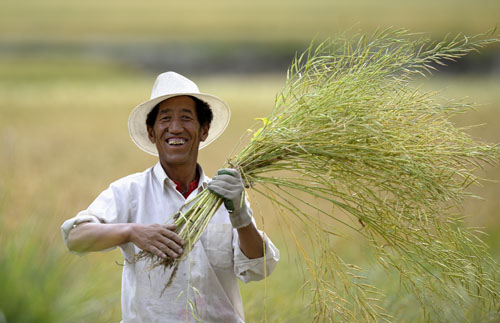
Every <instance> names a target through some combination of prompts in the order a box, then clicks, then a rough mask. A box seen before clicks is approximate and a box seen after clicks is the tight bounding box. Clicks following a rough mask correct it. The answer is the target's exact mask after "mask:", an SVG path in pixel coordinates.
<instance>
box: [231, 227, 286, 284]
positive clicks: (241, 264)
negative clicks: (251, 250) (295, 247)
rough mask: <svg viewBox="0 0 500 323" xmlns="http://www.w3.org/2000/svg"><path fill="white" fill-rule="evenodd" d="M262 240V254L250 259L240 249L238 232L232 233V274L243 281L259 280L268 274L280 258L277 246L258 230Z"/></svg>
mask: <svg viewBox="0 0 500 323" xmlns="http://www.w3.org/2000/svg"><path fill="white" fill-rule="evenodd" d="M259 233H260V234H261V236H262V239H263V241H264V245H265V248H264V256H263V257H260V258H254V259H250V258H248V257H247V256H246V255H245V254H244V253H243V252H242V251H241V249H240V246H239V238H238V234H235V235H233V237H234V238H233V250H234V274H235V275H236V277H238V278H239V279H240V280H241V281H243V282H244V283H248V282H251V281H256V280H261V279H264V278H265V277H267V276H269V275H270V274H271V273H272V272H273V270H274V268H275V267H276V264H277V263H278V261H279V258H280V252H279V250H278V248H276V246H275V245H274V244H273V243H272V241H271V240H270V239H269V238H268V237H267V236H266V234H265V233H263V232H261V231H259Z"/></svg>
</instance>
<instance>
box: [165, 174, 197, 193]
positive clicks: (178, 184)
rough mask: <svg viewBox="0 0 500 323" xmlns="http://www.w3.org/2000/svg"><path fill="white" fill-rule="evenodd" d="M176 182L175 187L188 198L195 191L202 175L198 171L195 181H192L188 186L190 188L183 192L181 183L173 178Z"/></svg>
mask: <svg viewBox="0 0 500 323" xmlns="http://www.w3.org/2000/svg"><path fill="white" fill-rule="evenodd" d="M172 181H173V182H174V184H175V189H176V190H177V191H179V193H181V194H182V196H184V198H185V199H187V198H188V196H189V194H191V192H193V191H194V190H195V189H196V188H197V187H198V182H199V181H200V175H199V174H198V172H196V178H195V179H194V181H192V182H191V183H190V184H189V186H188V189H187V191H186V192H185V193H183V192H182V188H181V183H180V182H178V181H176V180H172Z"/></svg>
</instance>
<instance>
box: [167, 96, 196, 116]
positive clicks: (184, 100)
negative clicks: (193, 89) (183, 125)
mask: <svg viewBox="0 0 500 323" xmlns="http://www.w3.org/2000/svg"><path fill="white" fill-rule="evenodd" d="M195 109H196V103H195V102H194V100H193V99H192V98H190V97H188V96H179V97H173V98H170V99H167V100H165V101H163V102H161V103H160V104H159V105H158V113H167V112H172V111H175V110H179V111H183V112H189V113H194V112H195Z"/></svg>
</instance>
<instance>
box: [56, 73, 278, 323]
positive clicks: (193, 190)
mask: <svg viewBox="0 0 500 323" xmlns="http://www.w3.org/2000/svg"><path fill="white" fill-rule="evenodd" d="M229 115H230V110H229V107H228V106H227V104H226V103H225V102H224V101H222V100H220V99H219V98H217V97H215V96H213V95H210V94H204V93H200V91H199V90H198V87H197V86H196V84H194V83H193V82H192V81H190V80H189V79H187V78H185V77H184V76H182V75H179V74H177V73H174V72H166V73H163V74H161V75H159V76H158V78H157V79H156V82H155V84H154V86H153V91H152V94H151V98H150V100H148V101H146V102H144V103H142V104H140V105H139V106H137V107H136V108H135V109H134V110H133V111H132V113H131V115H130V118H129V132H130V135H131V138H132V140H133V141H134V143H136V145H137V146H139V148H141V149H142V150H144V151H146V152H148V153H150V154H153V155H156V156H158V157H159V160H158V163H157V164H156V165H155V166H153V167H151V168H149V169H147V170H145V171H144V172H142V173H137V174H133V175H129V176H127V177H124V178H122V179H120V180H118V181H116V182H114V183H112V184H111V185H110V187H109V188H108V189H106V190H105V191H103V192H102V193H101V194H100V195H99V196H98V197H97V198H96V200H95V201H94V202H93V203H92V204H91V205H90V206H89V207H88V208H87V210H84V211H81V212H80V213H78V215H77V216H76V217H74V218H71V219H69V220H67V221H66V222H65V223H64V224H63V225H62V228H61V229H62V234H63V239H64V241H65V243H66V245H67V246H68V248H69V249H70V250H71V251H72V252H75V253H79V254H82V253H85V252H89V251H99V250H108V249H111V248H114V247H117V246H119V247H120V248H121V250H122V254H123V256H124V258H125V266H124V267H123V276H122V317H123V322H181V321H182V322H186V321H193V320H199V321H202V322H215V321H220V322H243V321H244V315H243V306H242V302H241V296H240V293H239V289H238V284H237V279H240V280H242V281H243V282H249V281H252V280H259V279H262V278H264V277H265V275H269V274H270V273H271V272H272V270H273V269H274V267H275V265H276V263H277V261H278V259H279V251H278V250H277V249H276V247H275V246H274V245H273V244H272V242H271V241H270V240H269V239H268V238H267V237H266V236H265V234H263V233H262V232H260V231H258V230H257V228H256V226H255V223H254V221H253V217H252V210H251V208H250V205H249V203H248V201H247V200H246V199H245V200H244V201H241V198H242V196H244V194H242V193H243V190H244V186H243V181H242V180H241V176H240V174H239V173H238V171H237V170H235V169H223V170H220V171H219V172H218V175H217V176H215V177H214V178H213V179H212V180H210V179H209V178H207V177H206V176H205V175H204V173H203V169H202V168H201V166H200V165H199V164H198V162H197V161H198V150H199V149H201V148H203V147H204V146H206V145H208V144H209V143H211V142H212V141H213V140H215V139H216V138H217V137H218V136H219V135H220V134H221V133H222V132H223V131H224V129H225V128H226V126H227V123H228V121H229ZM204 188H207V189H209V190H211V191H212V192H214V193H215V194H217V195H219V196H221V197H223V199H224V204H225V206H227V207H221V208H220V209H219V210H218V211H217V212H216V213H215V215H214V216H213V218H212V219H211V221H210V223H209V225H208V227H207V229H206V230H205V232H204V233H203V234H202V236H201V238H200V240H199V241H198V242H197V243H196V245H195V246H194V248H193V249H192V251H191V252H190V254H189V255H188V257H187V259H186V260H185V261H183V262H182V263H181V264H180V266H179V269H178V271H177V273H176V275H175V278H174V280H173V282H172V284H171V286H169V287H168V288H167V289H166V290H164V291H163V288H164V286H165V284H166V282H167V281H168V278H169V277H170V274H171V272H170V270H164V269H163V268H156V269H153V270H148V264H147V263H145V262H144V261H138V262H135V261H134V256H135V254H137V253H138V252H139V251H140V250H141V249H142V250H145V251H147V252H150V253H152V254H154V255H156V256H158V257H162V258H166V257H173V258H176V257H179V256H180V255H181V254H182V252H183V246H184V241H183V240H182V239H181V238H180V237H179V236H178V235H177V234H176V233H175V229H176V227H175V225H173V219H172V215H173V214H175V213H176V212H177V211H178V210H179V208H180V207H181V206H182V205H184V203H186V201H189V200H190V199H192V198H193V197H194V196H196V195H197V194H198V193H199V192H201V191H202V190H203V189H204Z"/></svg>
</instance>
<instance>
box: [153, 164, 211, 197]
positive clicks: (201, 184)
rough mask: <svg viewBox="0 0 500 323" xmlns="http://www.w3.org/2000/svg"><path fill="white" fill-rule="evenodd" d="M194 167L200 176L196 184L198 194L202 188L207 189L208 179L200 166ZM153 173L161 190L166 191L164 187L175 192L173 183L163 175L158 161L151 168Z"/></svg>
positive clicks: (163, 171)
mask: <svg viewBox="0 0 500 323" xmlns="http://www.w3.org/2000/svg"><path fill="white" fill-rule="evenodd" d="M196 167H198V173H199V174H200V181H199V182H198V187H197V189H198V192H201V191H202V190H203V189H204V188H206V187H207V184H208V181H209V178H208V177H206V176H205V172H203V168H202V167H201V166H200V164H197V165H196ZM153 173H154V175H155V177H156V179H157V180H158V182H159V183H160V184H162V185H161V186H162V188H163V190H165V189H166V187H171V188H173V189H174V190H175V187H176V185H175V183H174V181H173V180H171V179H170V178H169V177H168V176H167V173H165V170H164V169H163V167H161V164H160V161H158V162H157V163H156V165H155V166H154V167H153Z"/></svg>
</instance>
